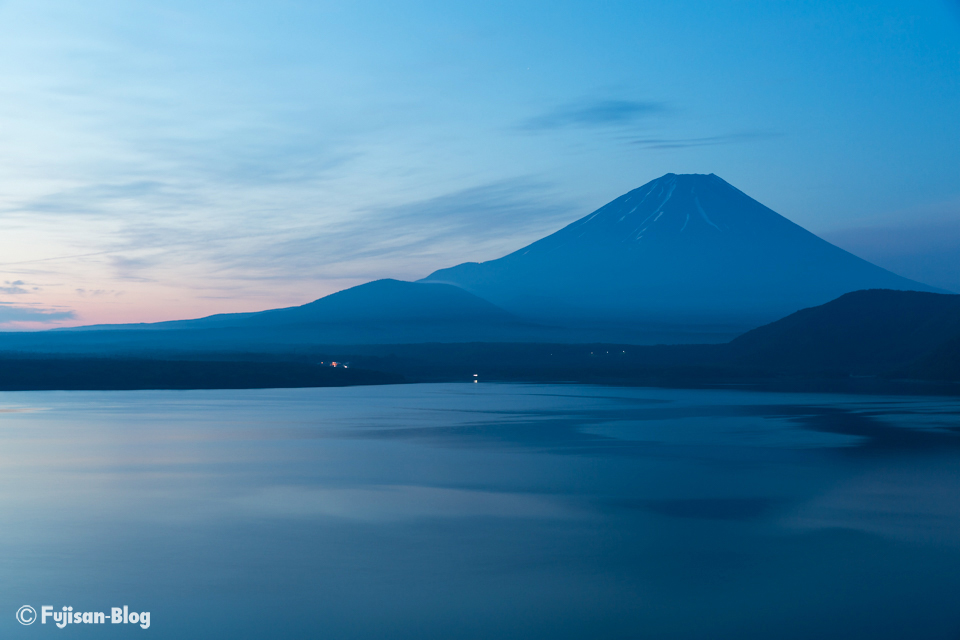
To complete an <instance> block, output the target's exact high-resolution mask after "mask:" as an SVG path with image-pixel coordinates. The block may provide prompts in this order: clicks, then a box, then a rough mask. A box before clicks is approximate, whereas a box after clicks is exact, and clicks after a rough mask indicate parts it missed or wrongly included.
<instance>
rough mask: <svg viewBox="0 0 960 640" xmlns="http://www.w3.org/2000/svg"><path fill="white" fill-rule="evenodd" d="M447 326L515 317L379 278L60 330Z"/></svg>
mask: <svg viewBox="0 0 960 640" xmlns="http://www.w3.org/2000/svg"><path fill="white" fill-rule="evenodd" d="M450 322H467V323H473V324H477V323H493V324H505V323H506V324H509V323H514V322H517V318H516V317H514V316H512V315H511V314H509V313H507V312H506V311H504V310H503V309H500V308H499V307H497V306H495V305H493V304H491V303H489V302H487V301H486V300H482V299H480V298H478V297H477V296H475V295H473V294H471V293H468V292H467V291H464V290H463V289H461V288H458V287H454V286H451V285H446V284H431V283H415V282H403V281H400V280H391V279H384V280H375V281H373V282H368V283H366V284H362V285H359V286H356V287H351V288H350V289H345V290H343V291H338V292H337V293H333V294H330V295H328V296H325V297H323V298H320V299H318V300H314V301H313V302H309V303H307V304H304V305H301V306H299V307H287V308H284V309H271V310H268V311H258V312H255V313H223V314H218V315H213V316H207V317H205V318H197V319H194V320H172V321H169V322H155V323H150V324H146V323H141V324H120V325H116V324H112V325H111V324H105V325H91V326H87V327H76V328H72V329H67V330H66V331H107V330H121V331H123V330H127V331H129V330H136V331H154V330H157V331H170V330H183V329H211V328H223V327H278V326H285V325H300V324H345V323H348V324H351V325H357V324H360V325H365V324H384V323H386V324H407V323H433V324H435V323H450Z"/></svg>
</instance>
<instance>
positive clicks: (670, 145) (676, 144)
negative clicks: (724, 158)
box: [630, 132, 780, 149]
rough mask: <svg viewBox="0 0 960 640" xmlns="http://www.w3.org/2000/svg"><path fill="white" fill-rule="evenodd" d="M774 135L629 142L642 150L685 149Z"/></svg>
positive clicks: (656, 139) (752, 134)
mask: <svg viewBox="0 0 960 640" xmlns="http://www.w3.org/2000/svg"><path fill="white" fill-rule="evenodd" d="M779 135H780V134H776V133H760V132H747V133H732V134H728V135H722V136H706V137H703V138H640V139H636V140H630V144H634V145H637V146H639V147H641V148H643V149H687V148H690V147H709V146H714V145H719V144H736V143H740V142H750V141H754V140H767V139H769V138H775V137H778V136H779Z"/></svg>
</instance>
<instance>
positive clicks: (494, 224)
mask: <svg viewBox="0 0 960 640" xmlns="http://www.w3.org/2000/svg"><path fill="white" fill-rule="evenodd" d="M575 211H576V207H575V206H574V204H573V203H572V202H570V201H569V200H567V199H564V198H561V197H559V196H558V195H556V193H555V188H554V186H553V185H550V184H547V183H542V182H538V181H535V180H530V179H516V180H507V181H499V182H495V183H490V184H486V185H480V186H477V187H472V188H469V189H462V190H457V191H454V192H451V193H448V194H444V195H441V196H437V197H434V198H429V199H425V200H419V201H414V202H408V203H405V204H402V205H397V206H386V207H367V208H364V209H360V210H355V211H354V212H353V213H352V214H351V215H350V216H349V217H345V218H341V219H339V220H336V221H318V222H316V223H314V224H309V223H306V222H303V221H299V222H298V223H297V224H291V225H289V226H285V227H277V228H273V229H261V230H259V232H258V233H250V232H249V230H236V231H235V232H234V233H230V232H228V231H225V230H222V229H217V230H212V231H211V230H203V229H194V230H192V231H190V232H185V230H184V229H183V228H181V227H163V226H160V225H159V224H142V225H136V226H134V225H130V226H128V227H126V228H125V230H124V232H123V239H124V245H125V246H126V249H124V247H118V248H117V251H118V252H119V253H120V254H121V255H115V256H111V257H110V260H111V262H112V263H113V264H114V266H115V267H116V269H117V270H118V274H119V275H120V276H121V277H122V278H124V279H128V280H130V279H137V278H139V277H143V276H141V275H140V274H143V273H147V272H153V273H156V270H157V269H158V268H161V267H162V266H163V265H167V266H169V265H171V264H175V263H178V262H184V261H188V260H191V259H192V260H197V259H203V260H204V261H206V262H207V263H208V267H209V268H208V270H207V273H208V274H210V275H211V277H213V278H216V279H218V280H220V281H221V284H228V283H227V282H225V281H230V280H233V281H235V282H249V281H257V280H269V279H280V280H284V281H296V280H300V281H303V280H314V279H319V278H321V277H322V278H328V279H329V278H333V279H360V280H362V279H365V278H371V277H382V276H383V275H386V274H389V275H392V276H394V277H410V278H412V277H422V276H424V275H426V273H427V272H429V271H432V270H433V269H436V268H440V267H445V266H450V265H451V264H454V263H457V262H461V261H463V260H477V259H490V258H493V257H499V256H500V255H502V253H504V252H507V251H510V250H512V249H516V248H519V247H520V246H522V245H523V244H525V243H526V242H530V241H532V240H535V239H536V238H538V237H540V236H541V235H543V234H544V233H549V232H551V231H553V230H555V229H557V228H559V227H560V226H563V224H565V223H567V222H569V221H570V219H571V216H573V215H575ZM144 247H152V248H155V249H154V250H153V251H152V252H150V253H148V254H141V255H139V256H138V257H131V256H132V254H133V253H134V252H136V251H142V250H143V248H144ZM291 274H295V275H291Z"/></svg>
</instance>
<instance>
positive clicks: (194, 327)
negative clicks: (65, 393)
mask: <svg viewBox="0 0 960 640" xmlns="http://www.w3.org/2000/svg"><path fill="white" fill-rule="evenodd" d="M862 289H891V290H916V291H926V292H935V291H937V290H936V289H934V288H933V287H929V286H926V285H923V284H921V283H918V282H914V281H912V280H908V279H906V278H902V277H900V276H897V275H896V274H893V273H890V272H889V271H886V270H884V269H881V268H880V267H877V266H875V265H873V264H870V263H869V262H866V261H864V260H861V259H860V258H857V257H856V256H854V255H852V254H850V253H847V252H846V251H843V250H842V249H839V248H838V247H835V246H833V245H831V244H830V243H828V242H826V241H824V240H821V239H820V238H818V237H817V236H815V235H813V234H811V233H809V232H807V231H805V230H804V229H802V228H801V227H799V226H797V225H795V224H794V223H792V222H790V221H789V220H787V219H786V218H783V217H782V216H780V215H778V214H777V213H775V212H773V211H771V210H770V209H768V208H767V207H765V206H763V205H762V204H760V203H759V202H757V201H755V200H753V199H752V198H750V197H748V196H746V195H745V194H743V193H742V192H740V191H738V190H737V189H735V188H734V187H732V186H731V185H729V184H727V183H726V182H724V181H723V180H721V179H720V178H718V177H717V176H715V175H712V174H711V175H675V174H667V175H665V176H663V177H661V178H658V179H657V180H654V181H652V182H649V183H647V184H646V185H644V186H642V187H640V188H639V189H635V190H633V191H631V192H629V193H627V194H625V195H623V196H621V197H619V198H617V199H616V200H614V201H612V202H610V203H609V204H607V205H605V206H603V207H601V208H600V209H598V210H597V211H595V212H593V213H591V214H590V215H588V216H585V217H583V218H581V219H580V220H578V221H576V222H574V223H572V224H570V225H568V226H566V227H564V228H563V229H561V230H559V231H557V232H556V233H554V234H552V235H549V236H547V237H545V238H543V239H541V240H539V241H537V242H535V243H533V244H531V245H529V246H527V247H524V248H523V249H520V250H519V251H516V252H514V253H511V254H510V255H507V256H504V257H502V258H499V259H497V260H491V261H489V262H483V263H465V264H461V265H458V266H455V267H451V268H449V269H442V270H440V271H437V272H435V273H433V274H431V275H430V276H428V277H427V278H425V279H423V280H421V281H419V282H401V281H397V280H378V281H375V282H370V283H367V284H363V285H360V286H357V287H353V288H351V289H347V290H345V291H341V292H338V293H334V294H332V295H329V296H326V297H324V298H321V299H319V300H316V301H314V302H310V303H308V304H305V305H302V306H299V307H290V308H285V309H274V310H269V311H261V312H257V313H234V314H220V315H214V316H209V317H206V318H199V319H193V320H177V321H171V322H159V323H152V324H125V325H94V326H88V327H79V328H72V329H62V330H54V331H46V332H35V333H16V334H13V333H8V334H0V350H6V351H10V350H19V351H28V352H29V351H47V352H76V353H79V352H95V351H102V352H118V351H143V350H156V351H163V350H171V349H173V350H181V351H191V350H196V349H216V350H235V351H236V350H252V351H264V350H268V351H269V350H276V349H291V348H294V347H296V346H297V345H311V344H312V345H316V344H325V345H331V344H390V343H427V342H448V343H449V342H541V343H545V342H554V343H563V342H568V343H578V342H580V343H584V342H608V343H610V342H618V343H631V344H656V343H722V342H725V341H728V340H730V339H732V338H734V337H735V336H737V335H739V334H741V333H743V332H745V331H747V330H749V329H752V328H754V327H757V326H759V325H762V324H765V323H767V322H770V321H772V320H775V319H777V318H780V317H783V316H785V315H787V314H790V313H793V312H795V311H797V310H799V309H802V308H805V307H812V306H816V305H820V304H823V303H825V302H827V301H829V300H831V299H834V298H836V297H838V296H841V295H843V294H845V293H848V292H851V291H856V290H862Z"/></svg>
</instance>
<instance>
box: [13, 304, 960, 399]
mask: <svg viewBox="0 0 960 640" xmlns="http://www.w3.org/2000/svg"><path fill="white" fill-rule="evenodd" d="M234 330H235V329H212V330H211V329H204V330H180V331H150V332H144V331H139V332H138V331H127V332H124V331H87V332H60V333H59V334H55V333H53V332H44V333H42V334H31V335H32V336H34V337H37V336H42V335H45V336H51V335H59V336H61V337H66V338H70V339H72V340H73V341H72V342H65V343H60V345H59V347H60V349H59V351H58V350H57V349H55V348H51V345H50V344H49V343H48V344H47V345H46V348H39V349H35V350H34V351H33V352H32V353H23V352H21V353H9V350H8V352H7V353H5V354H3V355H2V356H0V389H20V390H27V389H155V388H160V389H190V388H255V387H273V386H278V387H280V386H282V387H302V386H339V385H346V384H351V385H353V384H387V383H397V382H449V381H477V380H479V381H495V380H500V381H527V382H557V381H567V382H592V383H606V384H629V385H652V386H667V387H717V386H719V387H729V386H730V385H735V386H736V388H740V389H758V390H763V389H766V390H785V391H842V392H854V393H884V394H902V393H908V394H910V393H919V394H934V395H944V394H945V395H960V295H944V294H932V293H924V292H914V291H891V290H869V291H857V292H854V293H849V294H845V295H843V296H841V297H840V298H838V299H836V300H833V301H831V302H829V303H827V304H824V305H821V306H818V307H813V308H809V309H804V310H801V311H798V312H797V313H794V314H792V315H790V316H787V317H786V318H783V319H781V320H779V321H777V322H774V323H771V324H769V325H765V326H763V327H759V328H757V329H754V330H753V331H750V332H747V333H746V334H744V335H742V336H740V337H739V338H737V339H735V340H733V341H731V342H729V343H727V344H692V345H656V346H638V345H632V344H609V343H607V344H602V343H597V344H583V343H581V344H573V343H567V344H550V343H542V342H528V343H518V342H474V341H467V342H457V343H449V342H448V343H443V342H439V341H437V342H425V343H416V344H414V343H406V344H376V343H366V344H354V345H343V344H341V345H334V344H328V345H321V344H293V343H287V344H281V343H270V342H264V341H261V342H255V343H249V344H247V345H245V348H244V349H240V350H234V351H230V350H229V349H227V347H229V344H230V336H232V335H234V334H232V333H231V332H232V331H234ZM224 334H225V335H226V336H227V339H226V340H224V338H223V335H224ZM8 335H9V334H8ZM263 335H270V334H261V337H263ZM118 337H119V338H123V337H126V338H133V339H134V340H133V341H132V342H111V341H110V340H109V339H112V338H118ZM104 338H108V340H106V341H104V340H103V339H104ZM151 338H152V341H150V339H151ZM85 339H93V340H100V342H96V341H95V342H84V340H85ZM144 339H147V340H148V341H147V342H142V341H141V342H138V340H144ZM137 345H139V346H137ZM158 345H165V346H166V350H163V349H159V348H157V347H158ZM54 346H55V345H54ZM145 346H151V347H153V348H154V350H153V351H150V352H145V351H144V347H145ZM34 347H37V345H34ZM63 347H69V349H64V348H63ZM134 347H136V348H134ZM137 349H139V351H138V350H137ZM177 349H179V350H177ZM23 351H29V349H25V350H23ZM44 351H45V353H42V352H44ZM331 361H335V362H337V363H339V364H343V363H346V364H347V365H349V366H348V367H346V368H345V367H342V366H337V367H332V366H330V365H331Z"/></svg>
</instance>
